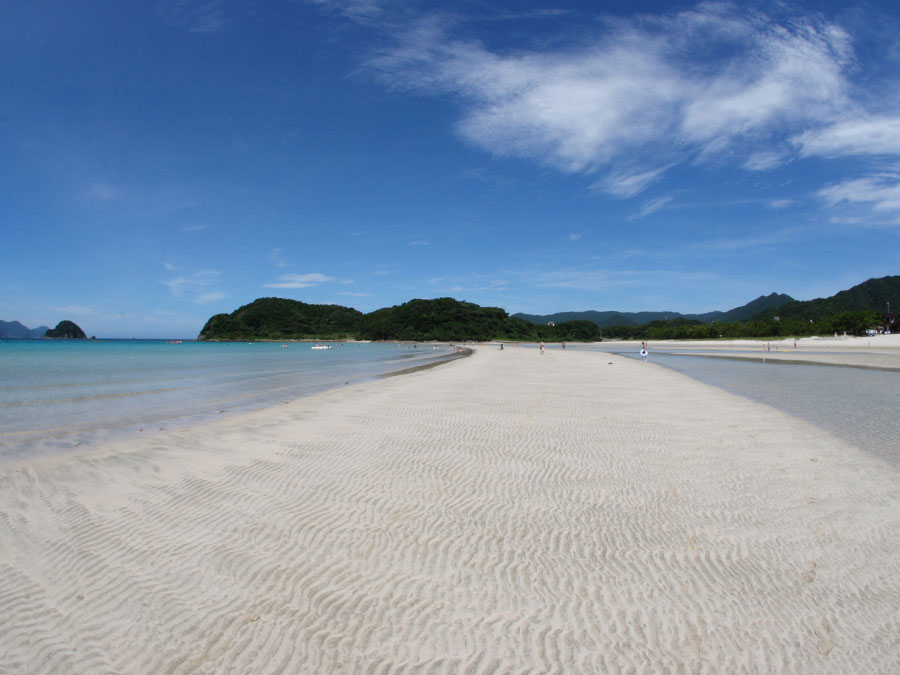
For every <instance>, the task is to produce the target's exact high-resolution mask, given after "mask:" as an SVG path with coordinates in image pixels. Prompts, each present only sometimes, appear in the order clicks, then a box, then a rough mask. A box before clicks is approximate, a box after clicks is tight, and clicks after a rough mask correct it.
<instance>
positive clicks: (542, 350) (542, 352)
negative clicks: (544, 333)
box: [541, 340, 544, 356]
mask: <svg viewBox="0 0 900 675" xmlns="http://www.w3.org/2000/svg"><path fill="white" fill-rule="evenodd" d="M543 355H544V341H543V340H541V356H543Z"/></svg>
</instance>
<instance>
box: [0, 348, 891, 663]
mask: <svg viewBox="0 0 900 675" xmlns="http://www.w3.org/2000/svg"><path fill="white" fill-rule="evenodd" d="M898 552H900V472H898V470H897V469H895V468H893V467H891V466H889V465H887V464H884V463H881V462H880V461H879V460H877V459H876V458H874V457H871V456H869V455H867V454H865V453H863V452H861V451H858V450H856V449H854V448H852V447H850V446H847V445H845V444H844V443H842V442H840V441H838V440H836V439H834V438H833V437H831V436H829V435H827V434H825V433H824V432H821V431H818V430H817V429H815V428H813V427H811V426H808V425H806V424H805V423H803V422H800V421H797V420H794V419H792V418H789V417H787V416H785V415H783V414H782V413H780V412H778V411H776V410H773V409H771V408H766V407H764V406H761V405H758V404H755V403H752V402H750V401H746V400H743V399H740V398H736V397H733V396H730V395H728V394H725V393H723V392H721V391H719V390H716V389H713V388H709V387H706V386H704V385H701V384H699V383H696V382H694V381H692V380H690V379H688V378H686V377H684V376H682V375H679V374H677V373H674V372H672V371H669V370H666V369H664V368H661V367H657V366H655V365H654V364H652V363H642V362H640V361H635V360H630V359H626V358H622V357H616V356H609V355H607V354H591V353H583V352H576V351H572V350H569V351H568V352H564V351H549V352H548V353H547V354H546V355H545V356H543V357H542V356H540V354H539V353H538V352H537V351H536V350H526V349H518V350H517V349H514V348H509V349H506V350H504V351H503V352H500V351H496V350H486V349H482V350H479V352H478V353H476V355H475V356H473V357H471V358H468V359H464V360H462V361H456V362H454V363H451V364H447V365H444V366H441V367H439V368H436V369H432V370H428V371H425V372H420V373H414V374H411V375H406V376H402V377H397V378H392V379H388V380H384V381H380V382H372V383H367V384H364V385H359V386H354V387H349V388H345V389H342V390H339V391H334V392H329V393H325V394H321V395H317V396H315V397H311V398H307V399H302V400H299V401H296V402H294V403H291V404H289V405H284V406H282V407H281V408H278V409H275V410H268V411H264V412H260V413H254V414H252V415H248V416H244V417H241V418H235V419H234V420H228V421H223V422H221V423H219V424H216V425H209V426H205V427H198V428H196V429H192V430H188V431H184V432H177V433H173V434H168V435H167V434H158V435H156V436H154V437H153V438H148V439H146V440H145V441H144V442H143V443H142V444H138V445H132V446H130V447H127V448H126V447H119V448H106V449H101V450H96V451H94V452H93V453H92V454H84V455H81V456H78V457H75V456H69V457H63V458H58V459H53V460H43V461H39V462H38V461H35V462H31V463H26V464H16V465H4V466H0V606H2V607H3V609H4V611H3V612H2V615H0V672H6V671H8V672H12V673H60V672H89V673H90V672H122V673H168V672H172V673H196V672H240V673H249V672H253V673H261V672H272V673H276V672H297V673H307V672H308V673H393V672H409V673H419V672H422V673H495V672H516V673H519V672H541V673H543V672H570V673H606V672H612V673H615V672H647V673H650V672H685V673H687V672H701V673H718V672H744V671H746V672H809V673H849V672H865V673H896V672H898V671H900V618H898V616H900V613H898V608H900V555H898Z"/></svg>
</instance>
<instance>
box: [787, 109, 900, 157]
mask: <svg viewBox="0 0 900 675" xmlns="http://www.w3.org/2000/svg"><path fill="white" fill-rule="evenodd" d="M793 140H794V143H795V144H797V145H799V146H800V149H801V152H802V154H803V155H804V156H806V157H808V156H811V155H819V156H823V157H841V156H852V155H900V117H869V118H864V119H854V120H848V121H844V122H839V123H837V124H833V125H831V126H828V127H825V128H823V129H817V130H815V131H807V132H806V133H803V134H800V135H798V136H796V137H795V138H794V139H793Z"/></svg>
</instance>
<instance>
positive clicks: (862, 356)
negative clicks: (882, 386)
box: [604, 335, 900, 371]
mask: <svg viewBox="0 0 900 675" xmlns="http://www.w3.org/2000/svg"><path fill="white" fill-rule="evenodd" d="M604 344H606V345H607V346H609V345H615V344H621V345H629V346H631V347H633V348H634V349H635V350H637V349H639V348H640V347H639V346H638V342H636V341H628V342H616V341H610V342H608V343H604ZM649 349H650V351H651V353H652V352H653V350H654V349H661V350H665V351H676V352H685V353H693V354H704V355H710V356H715V355H717V354H718V353H719V352H730V351H734V350H740V351H742V352H746V353H741V354H732V355H729V357H728V358H741V359H751V360H756V361H792V362H793V361H795V362H798V363H820V364H828V365H836V366H853V367H858V368H877V369H881V370H898V371H900V335H875V336H872V337H848V336H839V337H806V338H797V339H794V338H783V339H778V340H657V341H653V342H650V344H649Z"/></svg>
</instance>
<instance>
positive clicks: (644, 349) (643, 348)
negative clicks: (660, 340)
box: [641, 342, 647, 361]
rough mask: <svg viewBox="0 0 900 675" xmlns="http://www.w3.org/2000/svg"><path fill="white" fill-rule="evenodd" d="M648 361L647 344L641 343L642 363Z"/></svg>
mask: <svg viewBox="0 0 900 675" xmlns="http://www.w3.org/2000/svg"><path fill="white" fill-rule="evenodd" d="M646 360H647V343H646V342H642V343H641V361H646Z"/></svg>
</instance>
